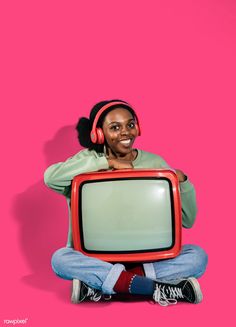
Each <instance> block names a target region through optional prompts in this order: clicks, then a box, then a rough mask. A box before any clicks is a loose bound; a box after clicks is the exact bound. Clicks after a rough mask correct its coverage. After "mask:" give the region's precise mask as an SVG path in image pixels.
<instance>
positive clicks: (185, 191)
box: [44, 149, 197, 247]
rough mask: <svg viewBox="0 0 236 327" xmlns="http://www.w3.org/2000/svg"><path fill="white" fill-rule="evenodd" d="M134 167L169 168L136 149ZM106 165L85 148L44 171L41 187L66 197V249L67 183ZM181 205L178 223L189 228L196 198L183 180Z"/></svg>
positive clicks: (68, 187)
mask: <svg viewBox="0 0 236 327" xmlns="http://www.w3.org/2000/svg"><path fill="white" fill-rule="evenodd" d="M133 166H134V169H135V168H150V169H152V168H154V169H158V168H169V166H168V164H167V163H166V162H165V161H164V160H163V159H162V158H161V157H160V156H158V155H155V154H152V153H149V152H146V151H142V150H138V155H137V157H136V159H135V160H134V161H133ZM108 169H109V165H108V161H107V159H106V157H105V155H103V154H101V153H99V154H98V153H97V152H95V151H89V150H88V149H86V150H82V151H80V152H78V153H77V154H75V155H74V156H73V157H71V158H69V159H67V160H66V161H65V162H59V163H56V164H54V165H52V166H50V167H48V168H47V170H46V171H45V174H44V181H45V184H46V185H47V186H48V187H50V188H52V189H53V190H54V191H56V192H58V193H60V194H63V195H65V196H66V199H67V203H68V208H69V232H68V240H67V246H68V247H73V242H72V230H71V211H70V190H71V182H72V180H73V178H74V177H75V176H76V175H79V174H82V173H88V172H92V171H99V170H108ZM180 194H181V203H182V223H183V226H184V227H186V228H190V227H192V225H193V223H194V221H195V217H196V212H197V208H196V196H195V190H194V187H193V185H192V184H191V183H190V181H189V180H188V179H187V180H186V181H185V182H181V183H180Z"/></svg>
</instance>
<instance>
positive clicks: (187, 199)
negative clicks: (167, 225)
mask: <svg viewBox="0 0 236 327" xmlns="http://www.w3.org/2000/svg"><path fill="white" fill-rule="evenodd" d="M180 196H181V203H182V224H183V226H184V227H186V228H191V227H192V226H193V224H194V222H195V219H196V214H197V205H196V193H195V189H194V186H193V184H192V183H191V182H190V181H189V179H188V178H187V180H186V181H185V182H181V183H180Z"/></svg>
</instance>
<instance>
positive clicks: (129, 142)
mask: <svg viewBox="0 0 236 327" xmlns="http://www.w3.org/2000/svg"><path fill="white" fill-rule="evenodd" d="M120 143H121V144H122V145H124V146H130V144H131V143H132V139H126V140H121V141H120Z"/></svg>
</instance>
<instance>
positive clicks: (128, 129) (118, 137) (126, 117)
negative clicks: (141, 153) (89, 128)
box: [103, 108, 138, 156]
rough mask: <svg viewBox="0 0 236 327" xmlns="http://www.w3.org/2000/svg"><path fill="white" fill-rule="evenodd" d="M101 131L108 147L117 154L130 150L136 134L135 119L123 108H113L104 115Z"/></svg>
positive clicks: (125, 153) (122, 154)
mask: <svg viewBox="0 0 236 327" xmlns="http://www.w3.org/2000/svg"><path fill="white" fill-rule="evenodd" d="M103 133H104V136H105V139H106V143H107V145H108V147H109V148H110V149H111V150H112V152H113V153H115V154H116V155H117V156H125V155H127V154H129V153H130V152H132V147H133V143H134V141H135V139H136V137H137V136H138V130H137V127H136V122H135V119H134V117H133V116H132V114H131V113H130V112H129V111H128V110H126V109H124V108H117V109H114V110H112V111H110V112H109V113H108V114H107V115H106V117H105V119H104V122H103Z"/></svg>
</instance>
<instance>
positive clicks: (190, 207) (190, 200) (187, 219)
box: [154, 156, 197, 228]
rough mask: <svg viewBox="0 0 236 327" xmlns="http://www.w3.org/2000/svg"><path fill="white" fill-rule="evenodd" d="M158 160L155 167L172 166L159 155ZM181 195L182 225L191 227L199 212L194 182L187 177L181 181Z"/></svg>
mask: <svg viewBox="0 0 236 327" xmlns="http://www.w3.org/2000/svg"><path fill="white" fill-rule="evenodd" d="M155 160H158V161H157V162H156V163H155V166H154V167H157V168H170V166H169V165H168V164H167V163H166V161H165V160H164V159H163V158H161V157H159V156H158V157H157V159H155ZM179 185H180V197H181V205H182V225H183V227H185V228H191V227H192V226H193V224H194V222H195V219H196V214H197V204H196V194H195V189H194V186H193V184H192V183H191V182H190V181H189V179H188V178H187V180H186V181H184V182H180V183H179Z"/></svg>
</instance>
